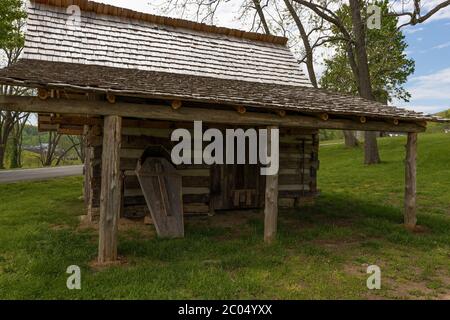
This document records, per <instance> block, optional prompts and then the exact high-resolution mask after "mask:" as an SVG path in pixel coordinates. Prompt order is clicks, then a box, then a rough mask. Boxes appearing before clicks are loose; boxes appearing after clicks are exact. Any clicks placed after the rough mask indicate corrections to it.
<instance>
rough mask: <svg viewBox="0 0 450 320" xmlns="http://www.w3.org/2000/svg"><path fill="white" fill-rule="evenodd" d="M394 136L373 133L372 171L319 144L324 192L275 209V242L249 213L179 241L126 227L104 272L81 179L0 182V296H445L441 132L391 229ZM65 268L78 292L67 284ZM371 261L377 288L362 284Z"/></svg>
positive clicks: (356, 153)
mask: <svg viewBox="0 0 450 320" xmlns="http://www.w3.org/2000/svg"><path fill="white" fill-rule="evenodd" d="M404 144H405V138H403V137H400V138H387V139H381V140H380V151H381V157H382V159H383V160H384V162H383V164H381V165H378V166H371V167H366V166H363V165H362V150H361V149H356V150H348V149H345V148H344V147H343V146H342V145H328V146H324V147H322V148H321V154H320V159H321V168H320V177H319V186H320V188H321V190H322V195H321V197H320V198H319V199H318V200H317V202H316V204H315V205H314V206H311V207H307V208H302V209H300V210H291V211H283V212H281V213H280V219H279V239H278V241H277V242H276V243H275V244H274V245H271V246H267V245H265V244H264V243H263V241H262V235H263V216H262V214H261V213H257V212H254V213H251V212H240V213H232V214H227V215H223V214H222V215H216V216H215V217H212V218H203V217H196V218H188V219H187V221H186V238H185V239H181V240H158V239H156V237H155V232H154V231H153V230H152V227H151V226H145V225H143V224H140V223H124V224H122V225H121V229H120V239H119V253H120V255H121V256H123V257H124V259H123V264H122V265H120V266H114V267H109V268H107V269H98V268H95V267H92V265H91V262H92V261H93V260H95V257H96V250H97V233H96V230H95V229H94V228H92V227H87V226H82V225H81V226H80V222H79V220H78V216H79V215H81V214H83V204H82V200H81V194H82V190H81V188H82V179H81V178H65V179H60V180H53V181H49V182H33V183H20V184H10V185H0V298H2V299H16V298H18V299H36V298H44V299H55V298H62V299H89V298H112V299H134V298H137V299H176V298H179V299H191V298H200V299H203V298H205V299H213V298H214V299H228V298H229V299H358V298H363V299H366V298H370V299H377V298H409V299H415V298H433V299H441V298H447V299H449V298H450V183H449V177H450V135H444V134H427V135H421V136H420V137H419V159H418V201H419V213H418V220H419V224H420V225H421V229H420V232H417V233H410V232H408V231H406V230H405V229H404V228H403V227H402V225H401V223H402V205H403V188H404V178H403V177H404V164H403V159H404V151H405V149H404ZM73 264H75V265H79V266H80V267H81V269H82V290H78V291H69V290H67V288H66V279H67V276H68V275H67V274H66V273H65V271H66V268H67V267H68V266H69V265H73ZM372 264H376V265H378V266H380V267H381V272H382V289H381V290H375V291H373V290H368V289H367V288H366V279H367V277H368V275H367V274H366V268H367V266H368V265H372Z"/></svg>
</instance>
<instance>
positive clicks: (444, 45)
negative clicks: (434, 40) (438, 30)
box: [432, 41, 450, 49]
mask: <svg viewBox="0 0 450 320" xmlns="http://www.w3.org/2000/svg"><path fill="white" fill-rule="evenodd" d="M447 47H450V41H449V42H444V43H441V44H439V45H437V46H434V47H433V48H432V49H444V48H447Z"/></svg>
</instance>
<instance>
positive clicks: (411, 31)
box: [403, 27, 424, 34]
mask: <svg viewBox="0 0 450 320" xmlns="http://www.w3.org/2000/svg"><path fill="white" fill-rule="evenodd" d="M423 30H424V28H422V27H420V28H417V27H405V29H403V31H404V32H405V33H406V34H414V33H416V32H420V31H423Z"/></svg>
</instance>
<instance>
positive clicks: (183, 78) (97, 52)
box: [0, 0, 438, 121]
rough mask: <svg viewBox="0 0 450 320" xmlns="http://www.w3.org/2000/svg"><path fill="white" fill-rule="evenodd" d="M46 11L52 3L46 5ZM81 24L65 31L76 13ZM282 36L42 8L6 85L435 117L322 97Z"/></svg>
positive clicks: (61, 5) (114, 12) (60, 4)
mask: <svg viewBox="0 0 450 320" xmlns="http://www.w3.org/2000/svg"><path fill="white" fill-rule="evenodd" d="M44 3H45V4H44ZM71 4H78V5H79V6H80V8H81V10H82V11H81V13H82V17H81V25H80V27H79V28H78V29H77V28H75V29H74V27H73V26H67V25H66V21H67V18H68V17H69V15H68V14H67V13H66V8H67V6H68V5H71ZM282 39H284V38H278V37H272V36H270V37H269V36H265V35H258V34H254V33H247V32H241V31H236V30H233V29H227V28H217V27H212V26H207V25H204V24H198V23H193V22H189V21H185V20H178V19H168V18H163V17H158V16H153V15H148V14H142V13H137V12H133V11H130V10H125V9H121V8H116V7H112V6H107V5H103V4H98V3H94V2H91V1H84V0H78V1H76V0H75V1H69V0H59V1H58V0H34V1H32V3H31V5H30V6H29V8H28V20H27V31H26V44H25V49H24V54H23V57H22V59H21V60H19V62H17V63H16V64H14V65H13V66H11V67H9V68H5V69H3V70H0V83H3V84H10V85H18V86H25V87H34V88H41V87H43V88H48V89H67V90H75V91H82V92H83V91H86V92H100V93H112V94H116V95H131V96H140V97H148V98H155V99H179V100H188V101H195V102H201V103H219V104H227V105H244V106H248V107H262V108H272V109H285V110H292V111H301V112H314V113H323V112H327V113H330V114H337V115H354V116H371V117H378V118H391V119H404V120H411V121H413V120H431V121H436V120H438V119H437V118H435V117H431V116H428V115H424V114H422V113H417V112H414V111H408V110H403V109H400V108H394V107H388V106H385V105H383V104H381V103H377V102H373V101H368V100H365V99H362V98H359V97H354V96H349V95H343V94H338V93H333V92H329V91H325V90H320V89H314V88H312V86H311V85H310V83H309V80H308V79H307V78H306V76H305V75H304V74H303V73H302V71H301V70H300V66H299V65H298V63H297V61H296V59H295V58H294V56H293V54H292V53H291V52H290V50H289V49H288V47H287V46H286V45H285V41H284V40H282Z"/></svg>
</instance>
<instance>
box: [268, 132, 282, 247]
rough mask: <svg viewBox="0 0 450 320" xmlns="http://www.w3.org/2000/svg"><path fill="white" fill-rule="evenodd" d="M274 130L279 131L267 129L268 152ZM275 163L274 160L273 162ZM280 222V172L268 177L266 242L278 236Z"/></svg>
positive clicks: (277, 155)
mask: <svg viewBox="0 0 450 320" xmlns="http://www.w3.org/2000/svg"><path fill="white" fill-rule="evenodd" d="M272 129H278V127H276V126H268V127H267V132H268V133H267V150H268V151H270V150H271V146H272V144H273V143H278V141H274V139H273V136H272V134H271V130H272ZM270 156H271V157H272V158H273V157H274V156H276V157H278V163H279V152H278V154H276V155H272V154H271V155H270ZM272 161H273V160H272ZM277 222H278V172H277V173H276V174H274V175H267V176H266V195H265V207H264V242H266V243H269V244H270V243H272V242H273V241H274V240H275V238H276V235H277V224H278V223H277Z"/></svg>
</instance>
